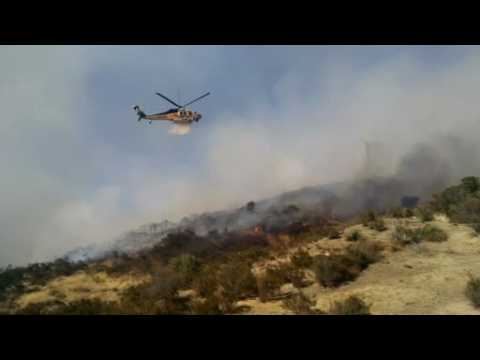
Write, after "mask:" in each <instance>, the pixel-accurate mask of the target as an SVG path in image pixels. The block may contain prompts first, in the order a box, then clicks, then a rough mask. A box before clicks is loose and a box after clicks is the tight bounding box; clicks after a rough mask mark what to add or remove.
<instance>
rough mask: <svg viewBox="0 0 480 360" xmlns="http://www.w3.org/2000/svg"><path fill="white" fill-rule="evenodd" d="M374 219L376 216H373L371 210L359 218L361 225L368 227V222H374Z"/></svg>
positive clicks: (373, 213)
mask: <svg viewBox="0 0 480 360" xmlns="http://www.w3.org/2000/svg"><path fill="white" fill-rule="evenodd" d="M376 219H377V214H375V212H374V211H373V210H369V211H367V212H366V213H365V214H363V215H362V217H361V221H362V225H364V226H368V225H369V224H370V222H372V221H375V220H376Z"/></svg>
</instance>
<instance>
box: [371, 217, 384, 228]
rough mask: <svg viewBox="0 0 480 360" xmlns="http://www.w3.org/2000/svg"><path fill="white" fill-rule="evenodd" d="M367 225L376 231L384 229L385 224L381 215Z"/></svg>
mask: <svg viewBox="0 0 480 360" xmlns="http://www.w3.org/2000/svg"><path fill="white" fill-rule="evenodd" d="M368 227H369V228H370V229H372V230H376V231H385V230H387V227H386V226H385V221H384V220H383V219H382V218H381V217H377V218H376V219H375V221H372V222H370V223H369V224H368Z"/></svg>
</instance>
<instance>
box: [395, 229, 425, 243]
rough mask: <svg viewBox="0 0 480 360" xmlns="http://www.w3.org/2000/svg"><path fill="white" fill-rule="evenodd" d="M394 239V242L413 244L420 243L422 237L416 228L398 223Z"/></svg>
mask: <svg viewBox="0 0 480 360" xmlns="http://www.w3.org/2000/svg"><path fill="white" fill-rule="evenodd" d="M392 240H393V242H394V243H396V244H398V245H401V246H405V245H411V244H418V243H419V242H420V241H421V238H420V237H419V236H418V233H417V232H416V231H415V230H414V229H410V228H407V227H405V226H402V225H397V226H396V227H395V230H394V231H393V233H392Z"/></svg>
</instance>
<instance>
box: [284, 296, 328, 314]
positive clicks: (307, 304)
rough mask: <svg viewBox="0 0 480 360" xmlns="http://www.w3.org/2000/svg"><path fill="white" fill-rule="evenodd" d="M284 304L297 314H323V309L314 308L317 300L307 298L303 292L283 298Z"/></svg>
mask: <svg viewBox="0 0 480 360" xmlns="http://www.w3.org/2000/svg"><path fill="white" fill-rule="evenodd" d="M282 303H283V306H284V307H285V308H287V309H288V310H290V311H291V312H293V313H294V314H297V315H321V314H324V313H323V312H322V311H319V310H316V309H312V307H313V306H315V301H312V300H310V299H309V298H307V297H306V296H305V295H304V294H303V293H298V294H295V295H293V296H291V297H289V298H287V299H285V300H283V302H282Z"/></svg>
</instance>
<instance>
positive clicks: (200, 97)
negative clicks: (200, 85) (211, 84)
mask: <svg viewBox="0 0 480 360" xmlns="http://www.w3.org/2000/svg"><path fill="white" fill-rule="evenodd" d="M208 95H210V93H209V92H208V93H206V94H203V95H202V96H199V97H198V98H196V99H195V100H192V101H190V102H189V103H186V104H185V105H183V106H182V107H185V106H188V105H190V104H193V103H194V102H195V101H198V100H200V99H203V98H204V97H205V96H208Z"/></svg>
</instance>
